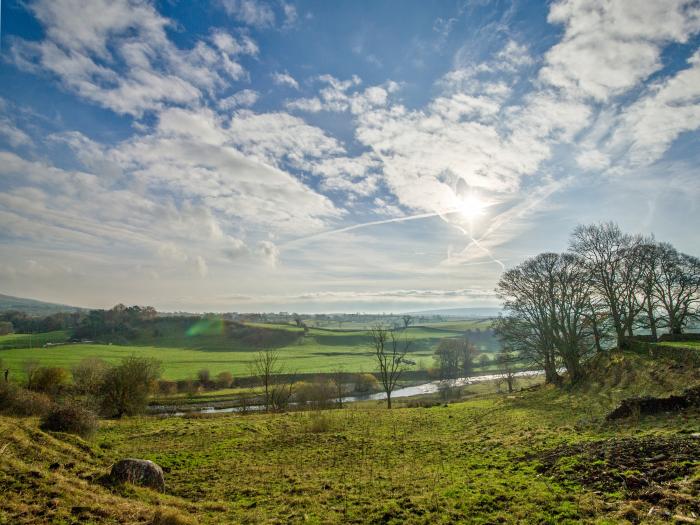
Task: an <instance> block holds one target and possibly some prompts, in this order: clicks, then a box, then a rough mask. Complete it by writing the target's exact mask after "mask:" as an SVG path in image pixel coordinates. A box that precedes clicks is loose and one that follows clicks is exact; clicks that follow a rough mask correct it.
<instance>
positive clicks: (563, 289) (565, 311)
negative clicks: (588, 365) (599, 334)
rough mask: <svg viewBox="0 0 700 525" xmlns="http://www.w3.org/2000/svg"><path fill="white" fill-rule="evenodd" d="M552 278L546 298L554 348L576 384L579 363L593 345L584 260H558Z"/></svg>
mask: <svg viewBox="0 0 700 525" xmlns="http://www.w3.org/2000/svg"><path fill="white" fill-rule="evenodd" d="M552 277H553V282H552V286H551V288H550V290H549V294H551V298H550V304H551V316H552V327H553V330H552V335H553V339H554V346H555V348H556V349H557V351H558V352H559V355H560V356H561V358H562V361H563V362H564V365H565V366H566V370H567V372H568V373H569V378H570V380H571V381H572V382H574V383H575V382H577V381H579V380H580V379H581V378H582V377H583V368H582V363H583V361H584V360H585V359H586V357H587V356H588V355H589V354H590V353H591V352H592V350H593V348H594V344H595V343H594V341H595V337H594V334H593V331H592V325H591V324H590V322H589V309H590V304H591V294H592V284H591V280H590V278H589V274H588V270H587V268H586V266H585V264H584V263H583V260H582V259H581V258H580V257H578V256H576V255H573V254H568V253H565V254H562V255H559V256H558V257H557V261H556V265H555V267H554V271H553V273H552Z"/></svg>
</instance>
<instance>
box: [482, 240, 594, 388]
mask: <svg viewBox="0 0 700 525" xmlns="http://www.w3.org/2000/svg"><path fill="white" fill-rule="evenodd" d="M591 290H592V284H591V280H590V278H589V274H588V271H587V268H586V266H585V264H584V262H583V260H582V259H581V258H579V257H577V256H576V255H573V254H563V255H559V254H556V253H543V254H540V255H538V256H536V257H533V258H531V259H528V260H526V261H525V262H523V263H522V264H520V265H519V266H517V267H516V268H514V269H512V270H509V271H508V272H506V273H505V274H504V275H503V276H502V277H501V280H500V281H499V285H498V289H497V291H498V293H499V294H500V295H501V297H503V298H504V299H505V307H506V311H507V312H508V313H509V318H501V319H500V320H499V321H498V322H497V324H496V332H497V334H498V335H499V336H500V338H501V341H502V343H503V344H504V347H506V348H508V349H509V350H511V351H512V350H516V351H520V352H521V353H522V354H523V356H524V357H529V358H530V359H532V360H534V361H535V362H538V363H539V364H540V365H541V366H543V369H544V370H545V380H546V381H548V382H557V381H558V375H557V371H556V368H557V361H558V359H560V360H561V361H562V362H563V363H564V365H565V366H566V369H567V371H568V372H569V378H570V380H571V381H572V382H576V381H578V380H579V379H581V377H582V375H583V368H582V361H583V360H584V359H585V357H586V355H587V354H588V353H590V352H591V350H592V349H593V348H594V341H595V338H594V337H593V332H592V327H591V323H590V315H589V312H590V305H591Z"/></svg>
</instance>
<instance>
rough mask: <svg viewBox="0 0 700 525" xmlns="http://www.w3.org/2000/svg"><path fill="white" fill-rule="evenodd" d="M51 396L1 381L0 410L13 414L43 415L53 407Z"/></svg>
mask: <svg viewBox="0 0 700 525" xmlns="http://www.w3.org/2000/svg"><path fill="white" fill-rule="evenodd" d="M51 405H52V401H51V398H49V396H47V395H46V394H42V393H39V392H32V391H30V390H26V389H24V388H22V387H19V386H17V385H15V384H12V383H0V412H3V413H4V414H9V415H12V416H42V415H44V414H46V413H47V412H48V411H49V410H50V409H51Z"/></svg>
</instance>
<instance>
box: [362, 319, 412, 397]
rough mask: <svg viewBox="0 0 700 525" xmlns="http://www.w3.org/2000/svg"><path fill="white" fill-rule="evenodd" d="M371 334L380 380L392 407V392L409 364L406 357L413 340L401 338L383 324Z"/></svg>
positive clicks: (376, 327) (372, 330)
mask: <svg viewBox="0 0 700 525" xmlns="http://www.w3.org/2000/svg"><path fill="white" fill-rule="evenodd" d="M370 336H371V338H372V348H373V350H374V356H375V358H376V359H377V365H378V366H379V380H380V383H381V384H382V388H383V389H384V393H385V394H386V406H387V408H391V393H392V392H393V391H394V389H395V388H396V383H397V382H398V380H399V378H400V377H401V374H403V372H404V371H405V370H406V368H407V366H408V365H407V363H406V362H405V359H406V354H407V353H408V349H409V348H410V346H411V342H410V341H409V340H408V339H406V338H405V337H403V338H400V337H399V336H398V335H397V334H396V332H395V331H394V330H387V329H386V328H384V327H382V326H381V325H376V326H375V327H374V328H372V329H371V330H370Z"/></svg>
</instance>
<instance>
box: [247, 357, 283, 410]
mask: <svg viewBox="0 0 700 525" xmlns="http://www.w3.org/2000/svg"><path fill="white" fill-rule="evenodd" d="M250 367H251V373H252V375H254V376H255V377H257V378H258V381H259V382H260V385H261V386H262V387H263V389H264V395H265V398H264V401H265V410H270V408H271V407H272V406H273V403H274V402H275V399H274V396H273V394H274V392H275V385H276V380H277V376H279V375H280V374H282V372H283V367H282V365H281V364H280V355H279V352H277V351H275V350H272V349H269V348H266V349H264V350H260V351H259V352H258V353H257V355H256V356H255V358H254V359H253V361H252V362H251V363H250Z"/></svg>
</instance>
